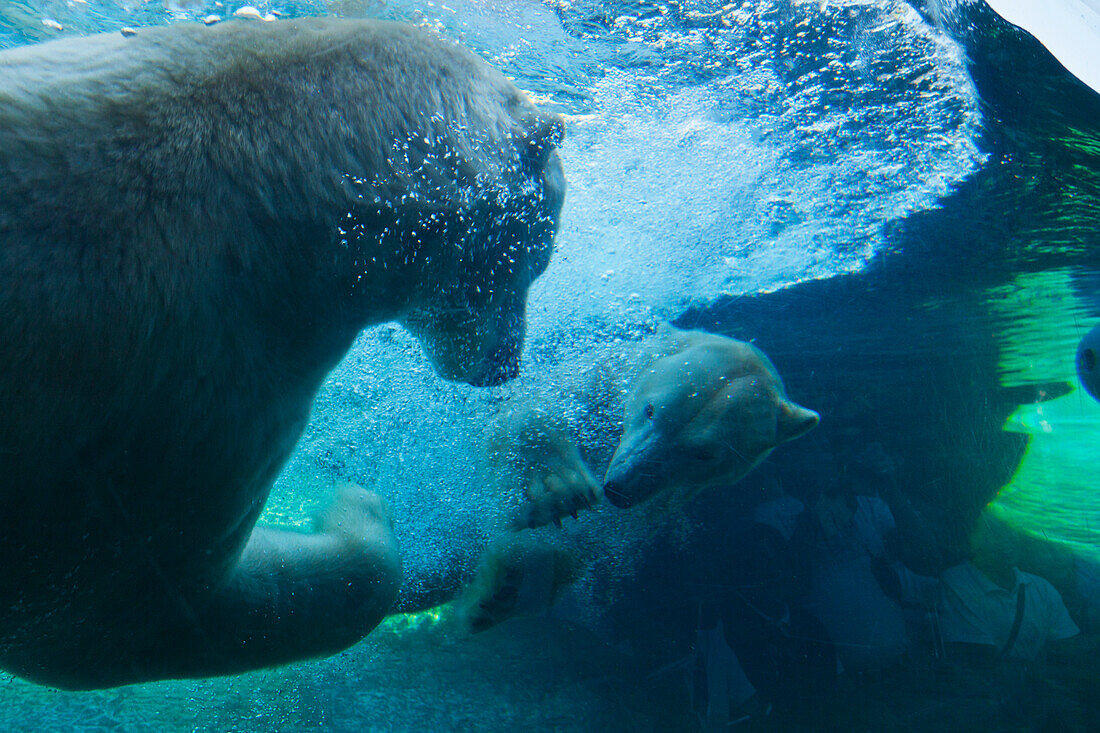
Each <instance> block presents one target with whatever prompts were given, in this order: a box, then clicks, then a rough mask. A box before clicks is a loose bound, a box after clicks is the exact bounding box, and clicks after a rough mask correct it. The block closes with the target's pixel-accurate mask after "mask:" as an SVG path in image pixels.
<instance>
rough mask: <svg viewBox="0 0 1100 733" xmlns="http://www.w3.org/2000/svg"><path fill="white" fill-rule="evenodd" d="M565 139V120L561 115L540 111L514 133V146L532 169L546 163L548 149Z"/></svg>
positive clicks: (550, 149) (539, 167)
mask: <svg viewBox="0 0 1100 733" xmlns="http://www.w3.org/2000/svg"><path fill="white" fill-rule="evenodd" d="M564 139H565V121H564V120H562V118H561V115H556V114H553V113H548V112H540V113H539V114H538V115H536V116H534V117H532V118H530V119H529V120H527V121H526V123H525V125H524V129H523V130H521V131H519V132H517V133H516V135H515V141H516V147H517V148H518V149H519V150H520V151H521V153H522V155H523V157H524V160H525V161H526V162H527V163H528V165H530V166H531V168H532V169H534V170H539V169H541V168H542V167H543V166H544V165H546V159H547V158H548V157H549V156H550V151H552V150H553V149H554V148H556V147H558V146H559V145H561V143H562V140H564Z"/></svg>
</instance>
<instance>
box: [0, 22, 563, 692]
mask: <svg viewBox="0 0 1100 733" xmlns="http://www.w3.org/2000/svg"><path fill="white" fill-rule="evenodd" d="M560 135H561V121H560V119H559V118H557V117H555V116H552V115H548V114H544V113H540V112H539V111H537V110H536V109H535V108H534V107H533V106H532V105H531V103H530V102H529V101H528V100H527V99H526V98H525V97H524V95H523V94H522V93H521V92H520V91H518V90H517V89H516V87H515V86H513V85H512V84H511V83H510V82H508V81H507V80H506V79H505V78H504V77H503V76H502V75H501V74H499V73H498V72H496V71H494V70H493V69H491V68H490V67H489V66H488V65H487V64H485V63H484V62H483V61H481V60H480V59H478V58H476V57H475V56H474V55H472V54H471V53H469V52H467V51H464V50H462V49H460V48H458V47H456V46H455V45H453V44H451V43H449V42H446V41H443V40H441V39H439V38H436V37H434V36H432V35H430V34H428V33H425V32H423V31H420V30H417V29H414V28H411V27H406V26H402V25H397V24H391V23H381V22H371V21H337V20H323V19H303V20H295V21H285V22H278V23H274V24H263V23H251V22H247V21H235V22H231V23H226V24H222V25H218V26H214V27H204V26H201V25H196V24H179V25H174V26H171V27H166V28H150V29H144V30H140V31H138V33H137V34H136V35H135V36H132V37H124V36H123V35H121V34H113V35H101V36H95V37H91V38H83V39H67V40H61V41H56V42H53V43H48V44H43V45H40V46H32V47H25V48H18V49H14V50H10V51H5V52H3V53H0V557H3V563H2V566H0V667H3V668H4V669H6V670H8V671H11V672H14V673H16V674H18V675H21V676H24V677H27V678H29V679H32V680H36V681H39V682H42V683H47V684H50V685H56V686H61V687H68V688H89V687H102V686H109V685H117V684H123V683H129V682H137V681H141V680H152V679H159V678H166V677H183V676H201V675H210V674H225V673H232V672H237V671H241V670H246V669H252V668H256V667H260V666H263V665H270V664H277V663H281V662H288V661H291V660H295V659H301V658H305V657H311V656H317V655H322V654H327V653H331V652H335V651H337V650H340V649H342V648H345V647H347V646H348V645H350V644H352V643H354V642H355V641H356V640H358V639H360V638H361V637H362V636H363V635H364V634H365V633H367V632H368V631H369V630H370V629H371V628H372V627H373V626H374V625H375V624H376V623H377V622H378V621H379V620H380V619H381V618H382V616H383V614H384V613H385V612H386V610H387V609H388V608H389V606H390V604H391V602H392V599H393V598H394V596H395V593H396V591H397V587H398V585H399V582H400V574H401V571H400V560H399V557H398V554H397V549H396V545H395V541H394V537H393V534H392V530H391V529H390V527H389V523H388V519H387V518H386V515H385V511H384V509H383V507H382V505H381V502H380V500H379V499H378V498H377V497H376V496H374V495H373V494H368V493H367V492H365V491H362V490H361V489H356V488H351V487H349V488H345V489H343V490H342V491H341V492H340V493H339V495H338V497H337V500H336V502H335V503H334V505H333V507H332V508H331V509H330V511H329V512H328V514H327V515H326V517H325V519H324V524H323V530H322V531H321V532H320V533H319V534H315V535H302V534H296V533H290V532H281V531H276V530H272V529H265V528H260V527H257V528H254V524H255V522H256V518H257V517H258V516H259V514H260V511H261V509H262V508H263V505H264V502H265V500H266V497H267V494H268V491H269V488H270V486H271V483H272V481H273V480H274V478H275V476H276V474H277V473H278V471H279V468H280V466H281V465H282V464H283V462H284V461H285V460H286V458H287V456H288V454H289V453H290V451H291V449H292V448H293V446H294V444H295V441H296V440H297V438H298V436H299V434H300V432H301V431H302V428H303V425H304V424H305V422H306V419H307V416H308V414H309V410H310V405H311V403H312V401H313V398H314V395H315V393H316V391H317V389H318V386H319V385H320V383H321V381H322V380H323V378H324V377H325V374H326V373H327V372H328V371H329V370H330V369H331V368H332V367H333V366H334V365H335V364H336V362H337V361H338V360H339V359H340V358H341V357H342V355H343V354H344V353H345V351H346V350H347V349H348V348H349V347H350V345H351V343H352V341H353V339H354V338H355V336H356V334H357V333H358V332H359V331H360V330H361V329H363V328H364V327H366V326H368V325H371V324H375V323H379V322H382V321H390V320H396V321H398V322H400V323H402V324H404V325H405V326H406V327H407V328H409V329H410V330H411V331H412V332H413V333H414V334H416V335H417V336H418V338H419V339H420V340H421V342H422V343H423V345H424V347H425V349H426V350H427V352H428V353H429V355H430V357H431V359H432V361H433V363H434V364H435V366H436V368H437V370H438V371H439V372H440V373H441V374H442V375H444V376H446V377H448V378H452V379H458V380H464V381H466V382H470V383H473V384H491V383H496V382H500V381H503V380H506V379H508V378H509V377H511V376H512V375H513V374H514V373H515V371H516V368H517V365H518V355H519V351H520V347H521V344H522V339H523V312H524V303H525V300H526V293H527V289H528V286H529V285H530V283H531V281H532V280H533V279H534V278H535V277H537V276H538V275H539V273H540V272H541V271H542V270H543V269H544V268H545V267H546V265H547V262H548V258H549V257H550V252H551V247H552V245H551V239H552V237H553V234H554V231H555V229H556V227H557V219H558V215H559V212H560V208H561V205H562V200H563V195H564V181H563V178H562V173H561V166H560V163H559V160H558V157H557V154H556V153H555V152H554V150H553V148H554V145H555V143H556V142H557V141H558V140H559V139H560Z"/></svg>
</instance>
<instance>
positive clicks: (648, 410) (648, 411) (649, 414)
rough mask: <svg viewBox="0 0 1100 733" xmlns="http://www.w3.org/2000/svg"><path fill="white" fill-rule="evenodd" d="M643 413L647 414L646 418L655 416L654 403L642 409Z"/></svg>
mask: <svg viewBox="0 0 1100 733" xmlns="http://www.w3.org/2000/svg"><path fill="white" fill-rule="evenodd" d="M642 414H643V415H645V416H646V419H649V418H651V417H653V405H646V406H645V407H644V408H643V409H642Z"/></svg>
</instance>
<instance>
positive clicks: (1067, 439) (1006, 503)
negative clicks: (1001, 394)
mask: <svg viewBox="0 0 1100 733" xmlns="http://www.w3.org/2000/svg"><path fill="white" fill-rule="evenodd" d="M989 299H990V304H991V306H992V308H993V311H994V313H995V314H998V315H1000V316H1001V319H1002V327H1001V328H1000V329H999V335H1000V336H1001V337H1002V339H1003V341H1002V344H1001V347H1002V348H1001V361H1000V364H999V367H1000V372H1001V380H1002V386H1006V387H1009V386H1016V385H1019V384H1027V383H1031V384H1035V383H1049V382H1067V383H1069V384H1071V385H1073V386H1074V387H1075V389H1074V390H1073V391H1072V392H1070V393H1069V394H1067V395H1065V396H1063V397H1059V398H1057V399H1053V400H1049V401H1046V402H1039V403H1034V404H1023V405H1020V406H1019V407H1018V408H1017V409H1016V411H1015V412H1013V413H1012V415H1011V416H1010V417H1009V418H1008V420H1007V421H1006V422H1005V425H1004V429H1005V430H1006V431H1009V432H1017V433H1023V434H1025V435H1028V436H1030V442H1029V444H1028V448H1027V450H1026V452H1025V453H1024V456H1023V458H1022V459H1021V461H1020V465H1019V467H1018V468H1017V470H1016V473H1015V474H1014V475H1013V477H1012V479H1011V480H1010V481H1009V482H1008V484H1006V485H1005V486H1004V487H1003V488H1002V489H1001V491H1000V493H999V494H998V496H997V498H996V499H995V500H994V501H993V502H992V505H991V508H992V510H993V511H994V513H995V514H997V515H998V516H1000V517H1001V518H1002V519H1004V520H1005V521H1006V522H1008V523H1009V524H1011V525H1012V526H1014V527H1016V528H1017V529H1020V530H1022V531H1024V532H1026V533H1027V534H1029V535H1031V536H1034V537H1038V538H1042V539H1045V540H1050V541H1053V542H1058V543H1061V544H1064V545H1067V546H1069V547H1070V548H1071V549H1073V550H1074V551H1075V552H1076V553H1078V554H1080V555H1082V556H1088V557H1091V558H1092V559H1100V550H1098V549H1097V545H1098V543H1100V494H1098V493H1097V490H1096V475H1097V447H1098V446H1100V403H1097V402H1096V401H1095V400H1093V399H1092V398H1091V397H1089V396H1088V394H1087V393H1086V392H1085V391H1084V390H1083V389H1081V388H1080V385H1079V383H1078V381H1077V375H1076V370H1075V366H1074V357H1075V354H1076V349H1077V342H1078V341H1079V340H1080V338H1081V337H1082V336H1083V335H1084V334H1085V333H1086V332H1087V331H1088V329H1089V327H1090V326H1091V325H1092V324H1091V322H1090V321H1089V320H1087V318H1086V314H1087V312H1088V311H1087V308H1086V306H1085V304H1084V303H1083V302H1082V301H1081V298H1080V297H1079V296H1078V295H1077V294H1076V293H1075V292H1074V290H1073V288H1072V283H1071V273H1070V272H1069V271H1068V270H1054V271H1048V272H1042V273H1028V274H1023V275H1020V276H1018V277H1017V278H1016V279H1015V281H1014V282H1013V283H1012V284H1011V285H1008V286H1005V287H1003V288H997V289H995V290H994V291H992V292H990V293H989Z"/></svg>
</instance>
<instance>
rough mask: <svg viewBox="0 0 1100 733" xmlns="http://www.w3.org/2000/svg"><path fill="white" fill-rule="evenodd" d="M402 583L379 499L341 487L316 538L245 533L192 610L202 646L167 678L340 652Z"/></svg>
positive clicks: (371, 623)
mask: <svg viewBox="0 0 1100 733" xmlns="http://www.w3.org/2000/svg"><path fill="white" fill-rule="evenodd" d="M400 583H401V559H400V556H399V554H398V551H397V540H396V538H395V537H394V534H393V528H392V526H391V524H390V520H389V515H388V513H387V511H386V508H385V505H384V503H383V502H382V499H381V498H380V497H379V496H378V495H377V494H374V493H372V492H368V491H366V490H364V489H362V488H360V487H359V486H355V485H352V484H347V485H344V486H342V487H340V488H339V489H338V490H337V494H336V500H335V501H334V502H333V504H332V506H331V507H329V509H328V511H327V512H326V513H325V515H324V516H323V517H322V521H321V527H320V532H319V533H317V534H301V533H297V532H288V531H283V530H276V529H271V528H267V527H256V528H255V529H254V530H253V532H252V535H251V537H250V538H249V540H248V544H247V545H246V546H245V549H244V553H243V554H242V555H241V560H240V563H239V564H238V566H237V568H236V570H235V571H234V573H233V575H232V577H231V579H230V581H229V582H228V583H227V584H226V585H225V586H223V587H222V588H221V589H220V590H219V591H218V592H217V593H216V594H215V596H214V598H213V601H212V602H211V604H210V605H208V606H206V607H205V608H203V609H202V610H201V612H200V614H201V626H202V628H203V630H204V632H205V634H204V635H205V637H206V642H207V644H204V645H200V646H207V645H209V646H208V648H207V649H205V650H200V649H196V650H195V652H196V658H195V659H194V660H192V663H190V664H189V663H188V662H187V661H186V660H179V661H180V662H181V663H182V664H181V665H180V666H181V671H182V672H183V674H180V675H176V674H171V675H168V676H186V677H192V676H209V675H220V674H230V673H234V672H240V671H244V670H249V669H256V668H260V667H268V666H271V665H277V664H284V663H287V662H293V661H296V660H300V659H309V658H312V657H320V656H325V655H328V654H333V653H335V652H338V651H341V650H343V649H346V648H347V647H349V646H351V645H352V644H354V643H355V642H357V641H359V640H360V639H362V638H363V637H364V636H365V635H366V634H367V633H368V632H370V630H371V629H373V628H374V627H375V626H377V625H378V623H379V622H380V621H381V620H382V618H383V617H384V616H385V615H386V613H387V612H388V611H389V610H390V607H391V606H392V605H393V602H394V599H395V598H396V596H397V590H398V587H399V585H400ZM211 652H213V653H211ZM189 667H192V668H189Z"/></svg>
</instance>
